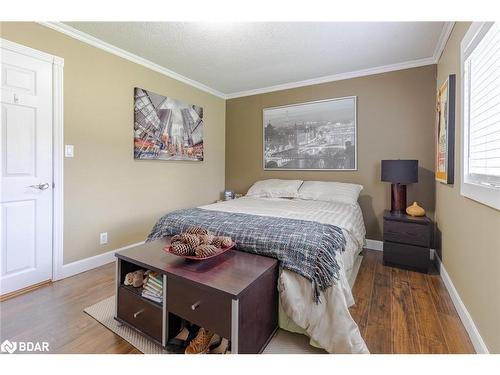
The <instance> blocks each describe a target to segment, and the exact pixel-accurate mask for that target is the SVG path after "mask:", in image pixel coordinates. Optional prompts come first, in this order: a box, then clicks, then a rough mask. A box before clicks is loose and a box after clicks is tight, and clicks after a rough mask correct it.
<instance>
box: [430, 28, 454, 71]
mask: <svg viewBox="0 0 500 375" xmlns="http://www.w3.org/2000/svg"><path fill="white" fill-rule="evenodd" d="M454 26H455V22H445V23H444V26H443V30H442V31H441V35H440V36H439V39H438V42H437V44H436V48H435V49H434V54H433V55H432V57H433V58H434V61H435V63H436V64H437V63H438V62H439V59H440V58H441V54H442V53H443V50H444V47H446V43H447V42H448V39H449V38H450V35H451V32H452V31H453V27H454Z"/></svg>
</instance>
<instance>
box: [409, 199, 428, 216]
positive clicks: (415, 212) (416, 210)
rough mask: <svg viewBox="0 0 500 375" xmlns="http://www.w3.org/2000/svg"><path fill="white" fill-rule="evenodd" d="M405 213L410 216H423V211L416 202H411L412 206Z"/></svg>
mask: <svg viewBox="0 0 500 375" xmlns="http://www.w3.org/2000/svg"><path fill="white" fill-rule="evenodd" d="M406 213H407V214H408V215H410V216H425V210H424V209H423V208H422V207H420V206H419V205H418V204H417V202H413V204H412V205H411V206H409V207H408V208H407V209H406Z"/></svg>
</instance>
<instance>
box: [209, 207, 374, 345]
mask: <svg viewBox="0 0 500 375" xmlns="http://www.w3.org/2000/svg"><path fill="white" fill-rule="evenodd" d="M200 208H203V209H207V210H215V211H224V212H240V213H245V214H252V215H263V216H275V217H284V218H289V219H301V220H311V221H317V222H320V223H323V224H331V225H335V226H337V227H339V228H341V229H342V232H343V233H344V236H345V238H346V242H347V244H346V250H345V252H343V253H342V254H340V255H338V256H337V262H338V263H339V265H340V266H341V272H340V280H339V281H338V282H336V283H335V284H334V285H333V286H332V287H330V288H328V289H326V290H325V291H324V292H322V294H321V303H319V304H316V303H314V302H313V289H312V286H311V282H310V281H309V280H307V279H305V278H304V277H302V276H300V275H298V274H296V273H294V272H291V271H288V270H283V271H282V272H281V274H280V277H279V280H278V290H279V294H280V302H281V307H282V308H283V310H284V312H285V313H286V315H287V316H288V317H289V318H290V319H291V320H292V321H293V322H294V323H295V324H296V325H298V326H299V327H301V328H302V329H303V330H304V331H305V332H307V334H308V335H309V337H311V339H313V340H314V341H315V343H317V344H319V345H320V346H321V347H322V348H324V349H325V350H326V351H328V352H329V353H368V348H367V347H366V344H365V342H364V340H363V338H362V337H361V334H360V332H359V329H358V326H357V324H356V322H354V320H353V319H352V317H351V314H350V313H349V307H350V306H352V305H353V304H354V298H353V296H352V293H351V288H350V286H349V283H348V280H347V274H348V273H349V272H350V271H351V269H352V267H353V264H354V261H355V258H356V256H357V255H358V253H359V250H360V249H361V248H362V246H363V243H364V238H365V226H364V222H363V216H362V214H361V209H360V207H359V205H357V204H356V205H350V204H344V203H334V202H324V201H314V200H301V199H280V198H251V197H243V198H239V199H234V200H231V201H227V202H220V203H214V204H210V205H207V206H201V207H200Z"/></svg>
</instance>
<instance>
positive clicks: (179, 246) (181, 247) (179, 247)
mask: <svg viewBox="0 0 500 375" xmlns="http://www.w3.org/2000/svg"><path fill="white" fill-rule="evenodd" d="M172 252H173V253H174V254H177V255H182V256H186V255H193V250H191V248H190V247H189V245H187V244H185V243H182V242H180V241H177V242H173V243H172Z"/></svg>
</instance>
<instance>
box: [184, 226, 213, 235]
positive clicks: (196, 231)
mask: <svg viewBox="0 0 500 375" xmlns="http://www.w3.org/2000/svg"><path fill="white" fill-rule="evenodd" d="M186 233H190V234H199V235H202V234H209V231H208V230H207V229H205V228H202V227H191V228H189V229H188V230H187V231H186Z"/></svg>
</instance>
